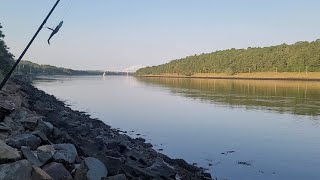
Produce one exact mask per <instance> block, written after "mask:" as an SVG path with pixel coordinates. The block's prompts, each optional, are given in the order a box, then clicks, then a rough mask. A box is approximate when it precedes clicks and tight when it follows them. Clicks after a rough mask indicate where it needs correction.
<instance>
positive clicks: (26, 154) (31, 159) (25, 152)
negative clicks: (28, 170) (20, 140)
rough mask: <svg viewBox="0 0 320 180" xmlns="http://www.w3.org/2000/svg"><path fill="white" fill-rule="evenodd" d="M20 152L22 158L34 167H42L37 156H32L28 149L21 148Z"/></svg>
mask: <svg viewBox="0 0 320 180" xmlns="http://www.w3.org/2000/svg"><path fill="white" fill-rule="evenodd" d="M21 151H22V154H23V155H24V157H25V158H27V159H28V161H29V162H31V163H32V164H33V165H36V166H38V167H40V166H42V165H43V163H42V162H40V160H39V159H38V158H37V156H36V155H34V154H33V152H32V151H31V150H30V148H29V147H25V146H22V147H21Z"/></svg>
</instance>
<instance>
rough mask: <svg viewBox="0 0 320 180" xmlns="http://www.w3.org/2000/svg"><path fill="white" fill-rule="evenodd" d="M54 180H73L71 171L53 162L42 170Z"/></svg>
mask: <svg viewBox="0 0 320 180" xmlns="http://www.w3.org/2000/svg"><path fill="white" fill-rule="evenodd" d="M42 169H43V170H44V171H45V172H46V173H47V174H48V175H49V176H51V177H52V179H53V180H72V176H71V174H70V173H69V171H68V170H67V169H66V168H65V167H64V166H63V165H62V164H61V163H56V162H52V163H50V164H48V165H46V166H44V167H43V168H42Z"/></svg>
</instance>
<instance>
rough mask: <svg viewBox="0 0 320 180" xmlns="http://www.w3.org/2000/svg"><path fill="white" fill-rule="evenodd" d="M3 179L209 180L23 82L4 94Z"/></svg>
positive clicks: (0, 117) (0, 95) (0, 107)
mask: <svg viewBox="0 0 320 180" xmlns="http://www.w3.org/2000/svg"><path fill="white" fill-rule="evenodd" d="M0 179H1V180H2V179H6V180H24V179H26V180H51V179H53V180H68V179H70V180H71V179H75V180H101V179H106V180H126V179H129V180H130V179H133V180H144V179H146V180H148V179H150V180H151V179H157V180H161V179H164V180H171V179H176V180H179V179H181V180H184V179H185V180H210V179H212V178H211V175H210V174H208V173H205V171H204V169H202V168H198V167H195V166H193V165H189V164H188V163H186V162H185V161H184V160H182V159H171V158H169V157H167V156H166V155H163V154H161V153H159V152H157V151H155V150H154V149H153V147H152V145H151V144H149V143H146V142H145V139H143V138H136V139H133V138H131V137H129V136H127V135H125V134H121V133H120V131H119V130H116V129H112V128H111V127H110V126H108V125H106V124H104V123H103V122H102V121H100V120H98V119H92V118H90V116H89V115H86V114H85V113H82V112H79V111H74V110H72V109H71V108H69V107H67V106H66V105H65V104H64V103H63V102H61V101H59V100H57V99H56V98H55V97H54V96H51V95H48V94H46V93H45V92H43V91H40V90H38V89H36V88H35V87H33V86H32V85H31V83H30V82H28V81H25V80H23V81H22V80H18V79H13V80H11V82H9V84H8V85H7V86H6V87H5V89H4V90H3V91H0Z"/></svg>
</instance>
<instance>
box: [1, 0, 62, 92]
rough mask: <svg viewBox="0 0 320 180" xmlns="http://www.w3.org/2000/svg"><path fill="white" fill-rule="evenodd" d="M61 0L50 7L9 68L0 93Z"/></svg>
mask: <svg viewBox="0 0 320 180" xmlns="http://www.w3.org/2000/svg"><path fill="white" fill-rule="evenodd" d="M60 1H61V0H57V2H56V3H55V4H54V6H53V7H52V9H51V10H50V12H49V14H48V15H47V17H46V18H45V19H44V20H43V22H42V24H41V25H40V27H39V28H38V30H37V32H36V33H35V34H34V36H33V37H32V39H31V40H30V42H29V44H28V45H27V47H26V48H25V49H24V50H23V52H22V53H21V55H20V57H19V58H18V59H17V61H16V62H15V63H14V65H13V67H12V68H11V70H10V71H9V72H8V74H7V75H6V77H5V78H4V79H3V81H2V82H1V84H0V91H1V90H2V88H3V87H4V86H5V85H6V83H7V81H8V80H9V78H10V77H11V75H12V73H13V71H14V70H15V69H16V68H17V66H18V65H19V63H20V61H21V60H22V58H23V56H24V55H25V54H26V52H27V51H28V49H29V48H30V46H31V45H32V43H33V41H34V40H35V39H36V37H37V36H38V34H39V33H40V31H41V30H42V29H43V26H44V25H45V24H46V23H47V21H48V19H49V18H50V16H51V14H52V13H53V11H54V10H55V9H56V7H57V6H58V4H59V3H60Z"/></svg>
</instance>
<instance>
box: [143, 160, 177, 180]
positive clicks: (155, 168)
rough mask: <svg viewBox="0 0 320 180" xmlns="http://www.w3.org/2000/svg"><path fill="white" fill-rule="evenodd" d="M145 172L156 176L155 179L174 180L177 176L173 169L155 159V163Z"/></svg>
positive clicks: (162, 161)
mask: <svg viewBox="0 0 320 180" xmlns="http://www.w3.org/2000/svg"><path fill="white" fill-rule="evenodd" d="M147 171H149V172H150V173H151V174H154V175H156V177H165V178H167V179H169V178H174V177H175V176H176V174H177V173H176V171H175V169H174V168H173V167H172V166H170V165H169V164H168V163H166V162H164V160H162V159H161V158H157V159H156V162H155V163H154V164H153V165H152V166H150V167H148V168H147Z"/></svg>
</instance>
